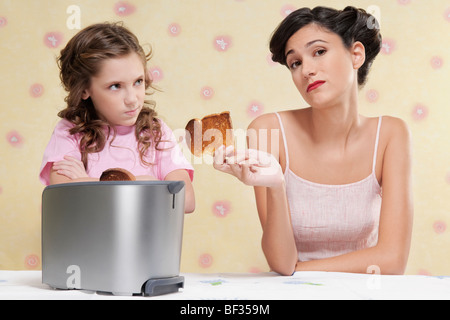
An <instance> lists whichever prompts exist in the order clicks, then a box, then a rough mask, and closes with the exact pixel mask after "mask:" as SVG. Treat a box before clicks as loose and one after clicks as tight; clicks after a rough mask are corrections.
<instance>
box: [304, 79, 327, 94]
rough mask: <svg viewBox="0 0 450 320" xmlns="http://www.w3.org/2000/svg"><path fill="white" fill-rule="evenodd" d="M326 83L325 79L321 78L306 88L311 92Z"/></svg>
mask: <svg viewBox="0 0 450 320" xmlns="http://www.w3.org/2000/svg"><path fill="white" fill-rule="evenodd" d="M324 83H325V81H322V80H319V81H315V82H313V83H311V84H310V85H309V86H308V88H307V89H306V92H310V91H312V90H314V89H317V88H318V87H320V86H321V85H323V84H324Z"/></svg>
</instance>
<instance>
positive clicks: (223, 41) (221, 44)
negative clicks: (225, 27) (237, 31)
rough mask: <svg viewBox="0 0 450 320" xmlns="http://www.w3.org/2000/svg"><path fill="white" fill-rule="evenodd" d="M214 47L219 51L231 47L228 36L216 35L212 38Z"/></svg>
mask: <svg viewBox="0 0 450 320" xmlns="http://www.w3.org/2000/svg"><path fill="white" fill-rule="evenodd" d="M213 44H214V48H215V49H216V50H217V51H219V52H225V51H227V50H228V49H229V48H230V47H231V37H230V36H226V35H224V36H218V37H215V38H214V43H213Z"/></svg>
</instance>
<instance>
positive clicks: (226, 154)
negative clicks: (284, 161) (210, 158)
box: [213, 146, 284, 188]
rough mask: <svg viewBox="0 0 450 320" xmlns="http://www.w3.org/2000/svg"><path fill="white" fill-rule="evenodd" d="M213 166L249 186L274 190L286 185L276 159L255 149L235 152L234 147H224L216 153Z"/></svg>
mask: <svg viewBox="0 0 450 320" xmlns="http://www.w3.org/2000/svg"><path fill="white" fill-rule="evenodd" d="M213 166H214V168H215V169H217V170H219V171H222V172H225V173H228V174H231V175H233V176H235V177H236V178H238V179H239V180H240V181H241V182H243V183H244V184H246V185H249V186H260V187H269V188H273V187H279V186H281V185H282V184H283V183H284V175H283V172H282V169H281V166H280V164H279V163H278V161H277V160H276V159H275V157H274V156H273V155H272V154H270V153H267V152H263V151H259V150H255V149H246V150H245V151H237V152H235V150H234V147H233V146H229V147H228V148H226V149H225V147H224V146H222V147H220V148H219V149H217V150H216V152H215V153H214V164H213Z"/></svg>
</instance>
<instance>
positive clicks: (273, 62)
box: [266, 53, 278, 67]
mask: <svg viewBox="0 0 450 320" xmlns="http://www.w3.org/2000/svg"><path fill="white" fill-rule="evenodd" d="M266 60H267V63H268V64H269V66H271V67H274V66H276V65H278V62H275V61H273V60H272V54H271V53H269V54H268V55H267V57H266Z"/></svg>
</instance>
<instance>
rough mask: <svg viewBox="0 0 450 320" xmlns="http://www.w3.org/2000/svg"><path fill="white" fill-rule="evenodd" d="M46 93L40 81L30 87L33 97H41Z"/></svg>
mask: <svg viewBox="0 0 450 320" xmlns="http://www.w3.org/2000/svg"><path fill="white" fill-rule="evenodd" d="M43 93H44V87H43V86H42V84H40V83H35V84H33V85H32V86H31V87H30V95H31V96H32V97H33V98H39V97H40V96H42V94H43Z"/></svg>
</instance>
